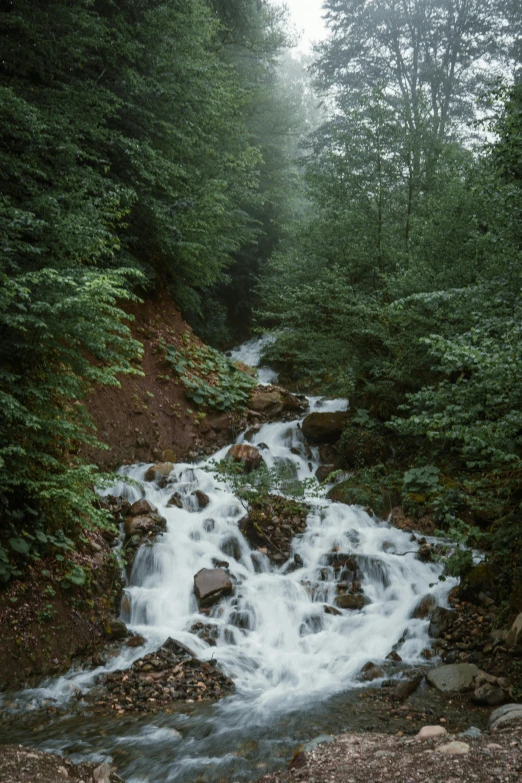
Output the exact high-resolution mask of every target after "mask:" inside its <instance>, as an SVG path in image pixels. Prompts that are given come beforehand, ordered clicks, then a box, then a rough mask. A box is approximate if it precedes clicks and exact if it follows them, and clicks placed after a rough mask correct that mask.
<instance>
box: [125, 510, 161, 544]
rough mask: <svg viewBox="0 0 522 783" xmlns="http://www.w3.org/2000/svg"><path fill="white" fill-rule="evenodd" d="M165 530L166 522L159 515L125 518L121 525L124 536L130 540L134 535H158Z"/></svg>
mask: <svg viewBox="0 0 522 783" xmlns="http://www.w3.org/2000/svg"><path fill="white" fill-rule="evenodd" d="M166 528H167V521H166V519H164V518H163V517H160V516H159V514H154V516H148V515H147V516H140V517H127V519H126V520H125V522H124V524H123V529H124V531H125V535H126V536H127V537H128V538H130V537H131V536H135V535H136V534H138V533H139V534H141V535H147V534H148V533H160V532H162V531H164V530H166Z"/></svg>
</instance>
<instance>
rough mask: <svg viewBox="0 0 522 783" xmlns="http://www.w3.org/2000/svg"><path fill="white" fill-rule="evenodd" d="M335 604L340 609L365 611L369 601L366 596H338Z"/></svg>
mask: <svg viewBox="0 0 522 783" xmlns="http://www.w3.org/2000/svg"><path fill="white" fill-rule="evenodd" d="M335 603H336V604H337V606H338V607H339V608H340V609H364V607H365V606H366V604H367V603H368V599H367V598H365V597H364V595H351V594H350V593H348V594H347V595H338V596H337V598H336V599H335Z"/></svg>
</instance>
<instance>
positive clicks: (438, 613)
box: [429, 606, 456, 639]
mask: <svg viewBox="0 0 522 783" xmlns="http://www.w3.org/2000/svg"><path fill="white" fill-rule="evenodd" d="M455 617H456V613H455V612H454V611H452V610H451V609H444V608H443V607H441V606H437V608H436V609H434V610H433V614H432V616H431V620H430V627H429V634H430V636H432V637H433V638H434V639H440V637H441V636H442V635H443V634H445V633H446V631H448V630H449V628H451V626H452V624H453V621H454V619H455Z"/></svg>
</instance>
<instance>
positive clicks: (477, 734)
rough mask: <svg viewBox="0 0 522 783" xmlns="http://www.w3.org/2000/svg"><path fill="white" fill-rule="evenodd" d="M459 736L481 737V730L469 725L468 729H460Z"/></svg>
mask: <svg viewBox="0 0 522 783" xmlns="http://www.w3.org/2000/svg"><path fill="white" fill-rule="evenodd" d="M459 737H469V739H480V737H482V732H481V730H480V729H477V727H476V726H470V727H469V729H466V731H462V732H461V733H460V734H459Z"/></svg>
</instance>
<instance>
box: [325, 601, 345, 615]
mask: <svg viewBox="0 0 522 783" xmlns="http://www.w3.org/2000/svg"><path fill="white" fill-rule="evenodd" d="M324 613H325V614H333V615H341V616H342V612H340V611H339V609H336V608H335V606H330V605H329V604H325V607H324Z"/></svg>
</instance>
